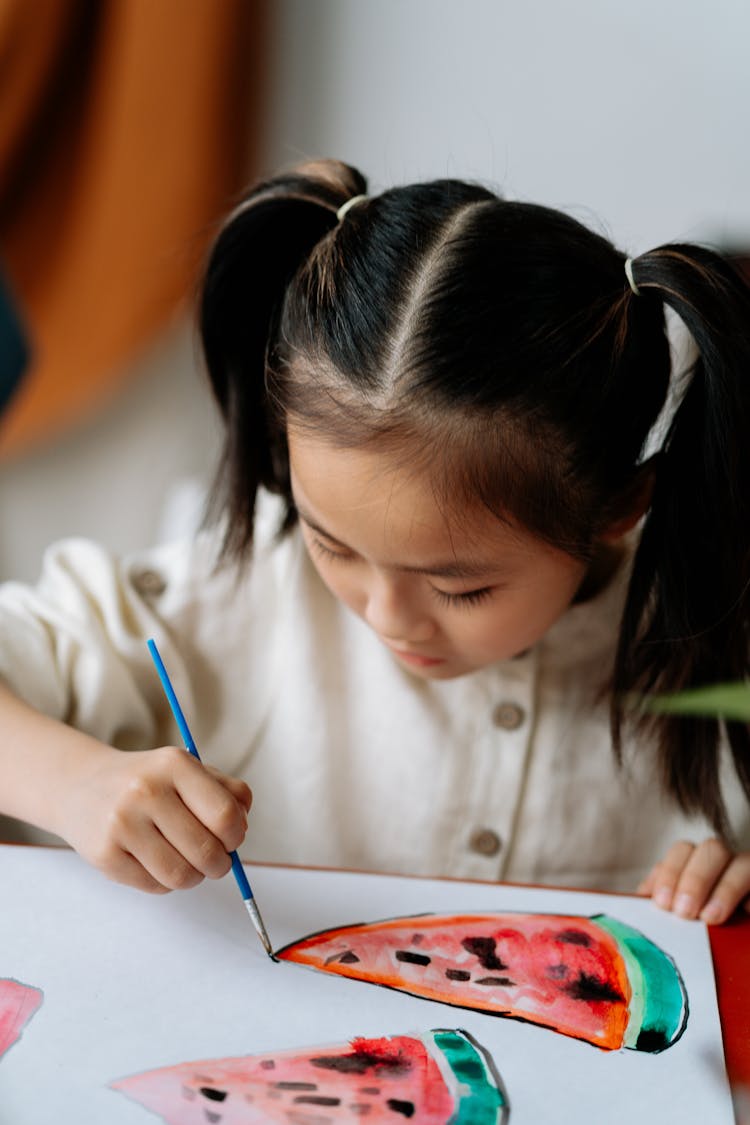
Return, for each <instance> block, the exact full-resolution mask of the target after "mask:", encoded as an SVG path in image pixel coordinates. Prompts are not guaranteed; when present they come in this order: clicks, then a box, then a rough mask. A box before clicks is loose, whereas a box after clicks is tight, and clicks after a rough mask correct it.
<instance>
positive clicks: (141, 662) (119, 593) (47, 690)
mask: <svg viewBox="0 0 750 1125" xmlns="http://www.w3.org/2000/svg"><path fill="white" fill-rule="evenodd" d="M193 553H194V550H193V548H191V546H190V545H189V544H186V545H182V547H177V546H175V547H171V548H168V549H165V548H160V549H158V550H157V551H154V552H151V553H144V554H143V555H142V556H132V557H131V559H130V560H127V559H126V560H119V559H116V558H114V557H112V556H111V555H110V554H108V552H107V551H106V550H104V549H103V548H102V547H100V546H98V545H97V544H95V543H92V542H89V541H87V540H82V539H71V540H65V541H62V542H60V543H58V544H56V545H54V546H53V547H51V548H50V549H49V550H48V551H47V552H46V554H45V557H44V562H43V567H42V573H41V576H40V579H39V582H38V583H37V584H36V585H35V586H26V585H22V584H20V583H16V582H8V583H5V584H3V585H2V586H0V677H2V679H3V680H4V681H5V682H6V683H7V685H8V686H9V688H10V689H11V690H12V691H13V692H14V693H15V694H16V695H18V696H19V697H20V698H22V699H24V700H25V701H26V702H28V703H29V704H30V705H31V706H32V707H34V708H36V709H37V710H39V711H41V712H43V713H44V714H46V715H49V716H50V717H52V718H55V719H59V720H61V721H62V722H65V723H68V724H70V725H71V726H75V727H76V728H77V729H79V730H82V731H85V732H86V733H88V734H91V735H93V736H94V737H96V738H98V739H101V740H102V741H104V742H107V743H109V744H110V745H114V746H118V747H120V748H121V749H136V748H145V747H146V746H154V745H158V744H159V735H160V728H163V727H164V726H165V725H166V723H165V719H166V716H165V708H164V704H163V701H162V700H161V699H160V697H159V685H158V681H156V680H155V679H154V672H153V667H152V666H151V662H150V657H149V654H148V650H147V648H146V640H147V638H148V637H152V636H153V637H154V638H156V639H157V643H160V642H161V644H165V642H166V641H167V640H168V636H169V631H168V629H167V628H166V620H165V614H164V609H165V605H164V598H163V597H158V595H164V594H165V593H167V592H168V591H170V588H171V595H172V596H171V599H170V598H167V601H169V600H171V602H172V609H174V608H175V594H176V591H175V590H174V587H175V585H177V586H179V587H180V588H181V592H182V595H183V597H182V598H180V596H179V594H178V595H177V600H178V601H184V585H185V582H184V578H185V572H186V571H189V570H190V569H191V563H192V561H193V560H192V556H193ZM180 572H182V573H180ZM156 602H158V608H157V606H156V605H155V603H156ZM160 647H161V645H160ZM168 647H171V646H168ZM172 655H174V654H172Z"/></svg>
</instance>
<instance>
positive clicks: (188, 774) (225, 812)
mask: <svg viewBox="0 0 750 1125" xmlns="http://www.w3.org/2000/svg"><path fill="white" fill-rule="evenodd" d="M185 765H186V766H188V767H189V768H188V769H184V770H182V769H181V770H179V771H176V772H175V777H174V784H175V788H176V790H177V793H178V795H179V797H180V798H181V799H182V801H183V803H184V804H185V806H186V807H187V809H188V810H189V811H190V813H191V814H192V816H193V818H195V820H196V821H198V822H200V825H201V827H203V828H204V829H205V830H207V832H208V834H210V835H211V836H213V837H214V838H215V839H216V840H217V841H218V842H220V844H221V845H222V846H223V850H224V852H225V853H226V852H233V851H236V849H237V848H238V847H239V846H240V844H241V843H242V841H243V840H244V839H245V833H246V832H247V809H246V807H245V805H244V804H243V803H242V802H241V801H240V800H239V799H238V798H237V797H235V795H234V793H233V791H232V789H231V788H230V787H229V785H227V784H226V782H228V781H229V780H230V779H229V778H222V780H219V779H217V778H216V776H215V775H214V776H212V774H211V773H210V772H209V771H208V770H206V769H204V767H203V766H202V765H200V764H199V763H198V762H196V761H195V760H191V759H188V760H187V762H186V763H185ZM243 784H244V783H243V782H240V783H239V785H243ZM245 788H247V786H245ZM165 835H166V836H167V837H168V838H169V839H170V840H171V839H173V836H172V834H171V832H165ZM194 839H195V841H196V842H197V845H198V847H199V848H200V849H201V851H202V852H203V851H205V854H206V860H207V862H208V863H209V864H213V853H212V849H211V847H210V845H209V843H208V840H207V837H206V836H205V835H202V834H195V835H194ZM175 842H176V841H175ZM201 869H202V868H201ZM206 874H209V872H208V871H207V872H206ZM219 874H225V871H222V872H217V873H214V872H211V875H212V877H213V878H216V877H218V875H219Z"/></svg>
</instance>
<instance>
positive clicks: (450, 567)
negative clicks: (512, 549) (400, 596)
mask: <svg viewBox="0 0 750 1125" xmlns="http://www.w3.org/2000/svg"><path fill="white" fill-rule="evenodd" d="M295 507H296V509H297V515H298V516H299V518H300V519H301V520H302V521H303V522H304V523H306V524H307V526H308V527H309V528H310V530H311V531H315V532H317V533H318V535H322V536H323V537H324V538H325V539H330V541H331V543H335V544H336V546H337V547H342V548H343V549H344V550H345V551H350V550H351V547H349V546H347V544H346V543H343V542H342V541H341V540H340V539H337V538H336V536H335V535H331V533H330V531H326V529H325V528H324V527H321V526H320V524H319V523H316V521H315V520H314V519H312V517H311V516H308V515H307V514H306V513H305V512H304V511H302V510H301V509H300V508H299V506H298V505H295ZM394 569H395V570H402V571H405V572H406V573H407V574H427V575H431V576H433V577H435V578H486V577H487V575H488V574H495V573H496V572H497V569H498V568H497V565H496V564H495V563H481V562H479V563H477V562H469V561H468V560H467V561H465V562H461V561H460V560H459V559H455V558H453V559H450V560H449V561H448V562H436V563H434V564H430V565H429V566H400V565H397V566H395V567H394Z"/></svg>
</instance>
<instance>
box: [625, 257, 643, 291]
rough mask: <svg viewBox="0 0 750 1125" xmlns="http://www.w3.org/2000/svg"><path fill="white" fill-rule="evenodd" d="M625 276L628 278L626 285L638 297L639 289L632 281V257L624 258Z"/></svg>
mask: <svg viewBox="0 0 750 1125" xmlns="http://www.w3.org/2000/svg"><path fill="white" fill-rule="evenodd" d="M625 276H626V278H627V279H628V285H629V286H630V288H631V289H632V290H633V295H634V296H636V297H640V295H641V291H640V289H639V288H638V286H637V285H636V283H635V282H634V281H633V259H632V258H626V259H625Z"/></svg>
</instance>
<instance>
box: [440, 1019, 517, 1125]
mask: <svg viewBox="0 0 750 1125" xmlns="http://www.w3.org/2000/svg"><path fill="white" fill-rule="evenodd" d="M422 1040H423V1042H424V1043H425V1044H426V1045H427V1046H428V1049H430V1048H432V1049H431V1050H430V1054H431V1055H432V1057H433V1058H434V1059H435V1061H436V1062H437V1063H438V1066H439V1067H440V1069H441V1071H442V1072H443V1077H444V1079H445V1078H447V1077H450V1079H451V1082H450V1085H449V1089H452V1087H453V1085H455V1086H456V1087H457V1089H456V1111H455V1113H454V1115H453V1116H452V1117H451V1122H450V1125H504V1123H505V1122H506V1121H507V1120H508V1112H509V1109H510V1106H509V1103H508V1096H507V1094H506V1093H505V1089H504V1087H503V1084H502V1081H501V1079H500V1075H499V1074H498V1072H497V1070H496V1069H495V1064H494V1062H493V1060H492V1056H491V1055H490V1054H489V1053H488V1052H487V1051H486V1050H485V1049H484V1047H482V1045H481V1044H480V1043H478V1042H477V1040H476V1039H474V1037H473V1036H472V1035H470V1034H469V1032H468V1031H464V1030H463V1029H462V1028H456V1029H455V1030H453V1029H450V1028H435V1029H434V1030H432V1031H430V1032H427V1033H426V1034H423V1036H422ZM444 1068H447V1070H448V1071H449V1076H448V1075H446V1074H445V1072H444Z"/></svg>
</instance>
